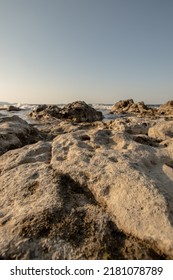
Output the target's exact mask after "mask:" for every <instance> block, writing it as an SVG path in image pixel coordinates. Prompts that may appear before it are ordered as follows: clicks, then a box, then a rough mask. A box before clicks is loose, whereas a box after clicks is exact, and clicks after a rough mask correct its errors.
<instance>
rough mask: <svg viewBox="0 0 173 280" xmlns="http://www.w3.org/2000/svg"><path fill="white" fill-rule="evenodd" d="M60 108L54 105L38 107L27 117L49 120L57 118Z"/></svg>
mask: <svg viewBox="0 0 173 280" xmlns="http://www.w3.org/2000/svg"><path fill="white" fill-rule="evenodd" d="M59 111H60V108H59V107H58V106H56V105H38V107H37V108H36V109H34V110H33V111H32V112H31V113H30V114H29V116H30V117H32V118H33V119H49V118H52V117H54V118H59V117H60V115H59Z"/></svg>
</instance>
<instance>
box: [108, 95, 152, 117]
mask: <svg viewBox="0 0 173 280" xmlns="http://www.w3.org/2000/svg"><path fill="white" fill-rule="evenodd" d="M111 113H112V114H140V115H141V116H143V115H154V109H152V108H149V107H148V106H147V105H145V104H144V102H138V103H134V101H133V99H127V100H120V101H119V102H116V103H115V104H114V106H113V107H112V109H111Z"/></svg>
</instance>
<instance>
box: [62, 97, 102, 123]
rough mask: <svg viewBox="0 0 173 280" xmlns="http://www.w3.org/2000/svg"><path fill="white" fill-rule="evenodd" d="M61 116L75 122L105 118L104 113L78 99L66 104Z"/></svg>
mask: <svg viewBox="0 0 173 280" xmlns="http://www.w3.org/2000/svg"><path fill="white" fill-rule="evenodd" d="M60 114H61V117H62V118H63V119H64V118H65V119H70V120H72V121H74V122H94V121H101V120H102V119H103V116H102V113H101V112H99V111H96V110H95V109H94V108H92V107H91V106H89V105H88V104H86V103H85V102H84V101H76V102H73V103H69V104H67V105H65V106H64V107H63V108H62V109H61V111H60Z"/></svg>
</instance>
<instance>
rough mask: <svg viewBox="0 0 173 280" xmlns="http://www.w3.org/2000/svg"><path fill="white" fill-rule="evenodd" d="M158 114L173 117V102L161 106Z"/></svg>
mask: <svg viewBox="0 0 173 280" xmlns="http://www.w3.org/2000/svg"><path fill="white" fill-rule="evenodd" d="M158 113H159V114H161V115H173V100H171V101H168V102H166V103H165V104H163V105H160V107H159V109H158Z"/></svg>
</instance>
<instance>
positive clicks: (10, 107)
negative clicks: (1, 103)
mask: <svg viewBox="0 0 173 280" xmlns="http://www.w3.org/2000/svg"><path fill="white" fill-rule="evenodd" d="M21 110H22V109H20V108H19V107H16V106H13V105H9V106H8V107H7V111H9V112H11V111H21Z"/></svg>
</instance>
